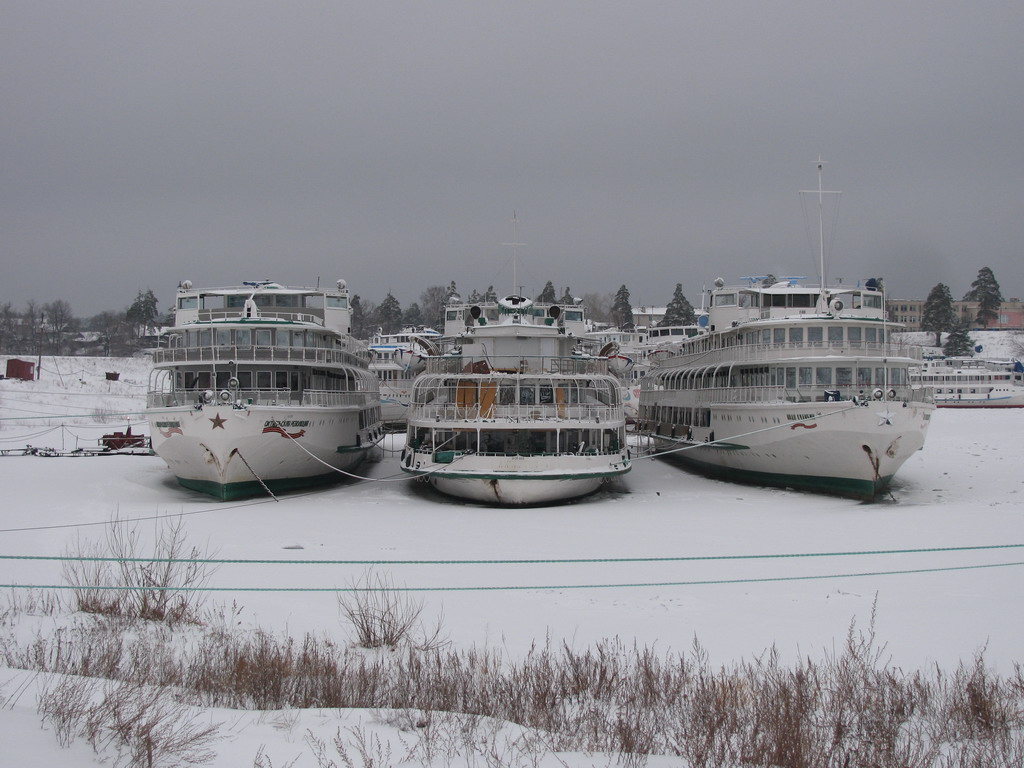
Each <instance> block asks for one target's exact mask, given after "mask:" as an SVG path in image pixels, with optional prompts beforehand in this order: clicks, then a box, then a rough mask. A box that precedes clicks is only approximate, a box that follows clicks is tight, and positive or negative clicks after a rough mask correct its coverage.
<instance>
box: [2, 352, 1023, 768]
mask: <svg viewBox="0 0 1024 768" xmlns="http://www.w3.org/2000/svg"><path fill="white" fill-rule="evenodd" d="M986 346H988V347H991V346H992V344H990V343H989V342H988V341H986ZM988 351H989V350H988V349H986V352H988ZM1006 354H1009V353H1008V352H1005V353H1004V352H998V351H994V352H992V356H994V357H995V356H1001V355H1006ZM56 362H57V368H55V367H54V364H55V361H52V360H51V359H49V358H44V359H43V376H42V378H41V380H40V381H38V382H31V383H28V382H13V381H3V382H0V449H4V448H17V447H21V446H23V445H25V444H26V443H30V444H32V445H34V446H37V447H42V446H47V447H55V448H62V449H72V448H75V447H84V446H90V447H91V446H93V445H95V441H96V438H97V437H98V436H99V435H100V434H102V433H103V432H109V431H111V430H112V429H123V427H124V426H125V425H126V424H127V423H128V422H127V420H126V419H127V418H128V417H127V416H115V415H111V414H121V413H125V414H126V413H129V412H132V411H137V410H138V409H139V407H140V406H141V403H142V396H143V392H144V389H145V386H144V385H145V382H146V374H147V371H148V363H147V361H146V360H144V359H142V360H134V359H133V360H101V359H83V360H70V359H67V358H62V359H60V360H59V361H56ZM58 368H59V369H60V371H61V374H60V376H58V374H57V370H58ZM65 368H66V369H67V370H64V369H65ZM111 369H114V370H119V372H120V374H121V375H120V377H119V378H120V381H118V382H108V381H106V380H105V377H104V374H105V372H106V371H107V370H111ZM47 414H61V415H62V418H61V419H58V420H55V421H53V420H48V419H44V418H43V417H44V416H45V415H47ZM97 416H102V417H104V418H105V419H107V420H106V421H105V422H103V423H98V422H97V418H96V417H97ZM132 423H133V424H136V425H141V424H144V422H142V421H141V420H138V419H135V420H133V422H132ZM62 424H63V425H64V426H63V427H62V426H61V425H62ZM1022 434H1024V410H1021V411H1011V412H1006V411H980V410H979V411H973V412H966V411H952V410H942V411H937V412H936V414H935V416H934V419H933V422H932V427H931V431H930V433H929V435H928V439H927V441H926V445H925V448H924V450H923V451H921V452H920V453H918V454H917V455H915V456H914V457H912V458H911V459H910V460H909V461H908V462H907V464H906V465H905V466H904V467H903V469H902V471H901V472H900V474H899V475H898V477H897V481H896V483H895V486H894V487H893V489H892V494H891V497H890V498H888V499H887V500H885V501H883V502H880V503H874V504H861V503H858V502H855V501H849V500H845V499H838V498H831V497H822V496H816V495H810V494H803V493H795V492H790V491H784V490H767V489H762V488H756V487H749V486H741V485H732V484H728V483H724V482H718V481H713V480H708V479H704V478H701V477H698V476H695V475H691V474H688V473H686V472H685V471H682V470H681V469H679V468H678V467H676V466H675V465H672V464H667V463H663V462H661V461H651V460H638V461H636V462H635V463H634V468H633V470H632V472H631V473H629V474H628V475H627V476H626V477H625V478H624V479H623V480H621V481H620V482H618V483H617V484H616V485H614V486H612V487H610V488H609V489H608V490H606V491H602V492H600V493H598V494H596V495H594V496H591V497H589V498H587V499H585V500H582V501H579V502H577V503H573V504H568V505H564V506H558V507H547V508H540V509H511V510H510V509H492V508H486V507H480V506H473V505H467V504H460V503H456V502H453V501H450V500H447V499H445V498H443V497H441V496H439V495H438V494H436V493H434V492H432V491H431V490H429V489H427V488H424V487H422V486H420V485H418V484H411V483H410V482H408V481H407V480H405V479H404V476H403V475H402V474H401V472H400V471H399V468H398V460H397V449H398V448H399V446H400V443H399V441H398V439H389V440H388V441H386V442H385V444H384V450H383V451H382V452H381V453H380V456H379V460H377V461H375V462H373V463H371V464H369V465H366V466H364V468H363V470H362V471H364V472H365V475H366V476H367V478H368V479H366V480H361V481H349V482H345V483H343V484H339V485H336V486H333V487H330V488H327V489H324V490H321V491H318V492H315V493H309V494H304V495H294V496H286V497H282V499H281V501H279V502H276V501H273V500H262V499H260V500H255V501H251V502H241V503H217V502H214V501H212V500H210V499H209V498H207V497H205V496H202V495H200V494H197V493H193V492H191V491H188V490H185V489H183V488H181V487H179V486H178V485H177V484H176V483H175V481H174V479H173V478H172V477H171V476H170V474H169V473H168V471H167V469H166V466H165V465H164V464H163V462H162V461H161V460H160V459H159V458H158V457H155V456H141V457H140V456H132V457H103V458H92V457H88V458H43V457H34V456H9V457H5V458H0V489H2V493H3V512H2V515H0V534H2V541H3V545H2V547H0V555H59V554H61V553H62V552H63V551H64V550H65V548H66V547H67V546H68V545H70V544H72V543H73V542H74V541H75V540H76V537H79V536H81V537H86V538H87V537H89V536H96V537H99V536H100V535H101V530H102V528H101V527H100V526H89V525H88V524H92V523H99V524H103V523H105V522H107V521H109V520H110V519H112V518H113V517H115V516H116V517H119V518H121V519H127V518H137V517H143V518H148V517H151V516H156V515H179V514H181V515H185V517H184V519H185V521H186V526H187V530H188V534H189V537H190V540H191V541H192V542H194V543H197V544H199V545H200V546H201V547H203V548H205V549H206V550H207V551H209V552H213V553H216V555H217V556H218V557H222V558H245V559H276V560H281V559H296V560H297V559H303V560H375V561H384V562H385V564H383V565H380V566H378V569H381V570H384V571H386V572H387V573H389V574H390V576H391V578H392V579H393V580H394V581H395V582H396V583H397V584H404V585H407V586H410V587H420V588H426V589H428V590H429V591H425V592H423V593H421V596H422V597H423V599H424V601H425V604H426V608H427V613H428V614H431V615H434V614H438V613H440V612H441V611H443V616H444V625H445V627H446V630H447V632H448V634H449V636H450V638H451V640H452V641H453V642H454V643H455V644H456V645H458V646H462V647H468V646H471V645H474V644H475V645H477V646H482V645H490V646H493V647H498V648H501V649H502V650H503V652H504V653H505V654H506V655H507V656H511V657H517V656H520V655H522V654H524V653H525V652H526V651H527V650H528V649H529V647H530V645H531V644H532V643H533V642H535V641H540V642H543V641H544V638H545V637H548V636H550V637H552V638H555V639H556V640H557V641H561V640H565V641H566V642H568V643H569V644H570V645H573V646H575V647H578V648H583V647H586V646H588V645H590V644H592V643H594V642H595V641H597V640H600V639H602V638H611V637H619V638H622V639H623V640H625V641H627V642H629V643H632V642H633V641H634V640H635V641H636V642H637V643H638V644H640V645H641V646H645V645H646V646H652V647H655V648H657V649H659V650H661V651H665V650H669V649H674V650H677V651H679V652H683V653H685V652H686V651H687V650H688V649H689V648H690V647H691V645H692V642H693V639H694V638H695V637H696V638H698V639H699V640H700V642H701V644H702V645H703V646H704V648H705V649H706V650H707V651H708V653H709V654H710V657H711V661H712V662H713V663H722V664H728V663H731V662H734V661H739V660H741V659H744V658H747V659H749V658H751V657H753V656H755V655H757V654H760V653H761V652H762V651H764V650H765V649H767V648H770V647H771V646H773V645H774V646H775V647H776V648H777V649H778V650H779V652H780V653H781V654H782V656H783V657H784V658H796V657H797V656H798V655H805V656H807V655H809V656H819V655H821V654H822V653H823V652H824V651H826V650H830V649H832V648H833V647H835V646H837V645H841V644H842V641H843V639H844V637H845V635H846V631H847V628H848V627H849V625H850V622H851V620H854V619H856V620H857V622H858V624H859V625H861V626H863V625H865V624H866V623H867V622H868V620H869V618H870V615H871V611H872V606H873V604H876V603H877V624H876V632H877V635H878V637H879V639H880V640H881V641H883V642H886V643H887V644H888V646H887V651H888V653H889V654H891V657H892V659H893V663H895V664H897V665H899V666H902V667H903V668H924V667H926V666H927V665H929V664H934V663H937V664H939V665H940V666H942V667H944V668H952V667H955V666H956V664H957V663H958V662H959V661H961V660H964V661H967V660H970V658H971V657H972V656H973V655H974V654H975V653H976V652H977V651H979V650H980V649H982V648H984V649H985V658H986V659H987V661H988V663H989V664H990V665H991V666H992V667H993V668H994V669H995V671H996V672H999V673H1007V672H1010V671H1011V670H1012V667H1013V664H1014V663H1015V662H1021V661H1022V660H1024V613H1022V612H1021V610H1020V604H1021V593H1022V588H1021V583H1022V582H1021V575H1022V574H1024V567H1022V566H1024V472H1022V470H1021V468H1022V467H1024V440H1022V438H1021V436H1022ZM1011 545H1012V546H1011ZM962 547H1000V548H991V549H973V550H972V549H968V550H963V551H933V552H913V553H908V552H900V553H884V552H880V550H921V549H936V550H940V549H947V548H962ZM850 552H874V553H875V554H852V555H843V554H839V553H850ZM809 553H818V554H820V553H831V554H820V556H815V557H789V558H780V557H762V558H756V559H742V557H741V556H750V555H787V554H788V555H792V554H809ZM723 557H725V558H728V559H712V558H723ZM612 558H709V559H694V560H669V561H663V562H608V559H612ZM523 559H532V560H545V559H550V560H566V559H576V560H579V559H588V560H594V561H595V562H587V563H578V562H577V563H564V562H562V563H533V564H514V563H500V562H495V563H487V564H454V563H453V564H440V565H439V564H432V565H422V564H397V563H393V564H387V563H386V561H399V560H404V561H409V560H477V561H480V560H487V561H502V560H523ZM365 569H366V566H364V565H356V564H353V565H315V564H302V565H299V564H281V565H270V564H261V565H251V564H248V565H224V566H222V567H221V568H220V570H219V571H218V572H217V573H216V575H215V576H214V578H213V581H212V583H211V586H213V587H217V588H222V589H224V590H225V591H223V592H216V593H214V594H213V595H212V597H211V600H212V601H214V602H218V603H223V604H226V605H230V604H231V603H232V601H237V603H238V604H239V605H241V606H244V611H243V614H242V620H243V621H244V622H246V624H247V625H259V626H262V627H264V628H267V629H272V630H274V631H276V632H285V631H287V632H289V633H291V634H292V635H300V634H301V633H304V632H307V631H312V632H315V633H319V634H324V633H330V634H332V635H334V636H336V637H338V638H339V639H344V631H345V630H344V629H343V627H342V625H341V623H340V621H339V617H338V610H337V606H336V602H335V598H334V596H333V595H331V594H329V593H324V592H301V591H299V592H270V591H259V590H260V589H273V588H283V587H290V588H309V589H323V588H331V587H345V586H348V585H350V584H351V583H352V582H353V581H354V580H356V579H357V578H358V577H359V576H360V575H362V574H363V573H364V571H365ZM60 583H61V579H60V566H59V564H58V563H55V562H53V561H44V560H38V561H32V560H16V561H15V560H2V559H0V584H3V585H10V584H19V585H29V584H31V585H56V584H60ZM484 587H486V588H488V589H481V588H484ZM29 678H30V676H28V675H26V673H19V672H16V671H13V670H0V686H3V685H4V682H5V681H9V682H7V685H6V686H5V687H3V688H0V702H2V701H3V700H4V699H5V697H6V698H14V699H16V700H14V701H12V702H11V703H9V704H8V706H7V707H4V708H0V738H3V741H4V743H5V752H7V759H9V760H12V762H11V763H10V764H12V765H20V766H32V765H53V764H55V763H56V762H59V763H60V764H61V765H66V766H72V767H73V768H78V766H91V765H94V764H96V760H97V758H96V756H95V755H94V754H93V753H92V750H91V749H89V748H88V747H87V746H85V745H82V744H77V745H74V746H73V747H72V748H70V749H62V748H60V747H58V746H57V744H56V741H55V740H54V738H53V735H52V734H51V733H49V732H47V731H45V730H40V729H39V718H38V716H37V715H36V714H35V701H34V695H33V685H34V683H33V682H32V681H31V680H30V679H29ZM23 683H24V684H25V685H26V688H25V692H24V693H22V694H21V695H19V696H17V697H13V696H12V693H13V692H14V691H18V690H20V686H21V685H22V684H23ZM211 716H212V717H214V718H215V719H218V720H219V721H221V722H227V723H229V724H230V727H229V728H228V729H227V732H228V733H229V738H228V739H226V740H225V741H222V742H220V743H219V744H218V745H217V747H216V748H217V750H218V758H217V759H216V761H215V762H214V763H213V765H216V766H236V765H252V764H253V759H254V757H255V756H256V754H257V751H258V749H259V748H260V746H261V745H266V752H265V754H267V755H268V756H271V757H272V760H273V765H274V766H279V765H281V764H283V763H285V762H286V761H290V760H292V759H294V758H296V757H299V756H300V755H303V756H302V757H301V758H300V759H299V761H298V762H296V763H295V765H296V766H297V767H301V766H306V765H308V766H315V765H316V763H315V761H314V760H313V759H312V757H310V756H309V755H308V754H307V753H306V752H307V750H306V747H305V746H304V744H303V740H302V734H303V733H304V732H305V729H306V728H312V729H314V731H316V732H320V733H323V734H324V735H328V736H329V735H330V734H331V733H333V732H334V730H335V729H336V728H338V727H339V725H340V726H341V727H343V728H344V727H349V726H351V725H354V724H357V723H361V724H366V723H370V722H372V720H373V715H372V713H368V712H349V713H338V712H319V711H318V712H306V713H296V714H290V715H287V716H285V715H280V714H264V715H260V714H259V713H256V714H251V715H250V714H239V713H228V712H214V713H211ZM318 729H319V730H318ZM386 730H387V729H383V731H382V732H386ZM12 745H14V746H12ZM12 749H13V750H15V751H14V752H13V753H12V752H11V750H12ZM15 758H16V759H15ZM563 758H564V756H563ZM396 762H397V761H396ZM543 764H545V765H546V764H547V763H543ZM551 764H552V765H554V764H559V763H551ZM570 764H571V765H574V766H575V765H590V764H592V763H591V762H590V761H581V762H578V763H575V762H571V763H570ZM598 764H603V763H600V762H599V763H598ZM666 764H667V763H666ZM651 765H658V763H657V762H656V761H654V762H652V763H651Z"/></svg>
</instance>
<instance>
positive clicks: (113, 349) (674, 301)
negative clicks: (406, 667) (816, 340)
mask: <svg viewBox="0 0 1024 768" xmlns="http://www.w3.org/2000/svg"><path fill="white" fill-rule="evenodd" d="M453 297H457V299H456V300H459V301H461V300H462V296H461V295H460V293H459V290H458V288H457V286H456V283H455V281H454V280H452V281H451V282H450V283H449V284H447V285H433V286H429V287H428V288H426V289H424V290H423V291H422V292H421V293H420V296H419V301H414V302H412V303H410V304H408V305H407V306H406V307H404V308H403V307H402V305H401V304H400V302H399V301H398V299H397V298H395V296H394V294H393V293H392V292H391V291H388V293H387V295H386V296H385V297H384V299H383V300H381V301H380V303H374V302H371V301H367V300H364V299H363V298H362V297H361V296H360V295H359V294H353V296H352V298H351V307H352V333H353V335H354V336H356V337H357V338H360V339H369V338H370V337H372V336H373V335H374V333H377V332H378V331H379V332H381V333H395V332H397V331H399V330H401V328H402V327H404V326H417V327H420V326H427V327H432V328H435V329H437V330H441V329H443V328H444V311H445V307H446V306H447V305H448V304H449V303H450V302H451V301H452V299H453ZM498 298H499V297H498V294H497V293H496V292H495V290H494V286H493V285H490V286H488V287H487V288H486V290H483V291H481V290H478V289H475V288H474V289H472V290H471V291H470V292H469V293H468V295H467V296H466V299H465V300H466V301H468V302H469V303H471V304H474V303H477V302H479V303H487V302H493V301H497V299H498ZM535 300H536V301H537V302H542V303H551V304H556V303H557V304H578V303H583V304H584V305H585V306H586V308H587V317H588V318H589V319H590V320H592V321H594V322H596V323H602V324H606V325H608V326H614V327H617V328H622V329H630V328H631V327H632V324H633V307H632V305H631V303H630V293H629V289H628V288H627V287H626V286H625V285H621V286H620V287H619V289H618V290H617V291H615V292H613V293H585V294H583V295H582V296H575V295H574V294H573V293H572V291H571V289H570V288H569V286H566V287H565V289H564V290H563V291H561V292H559V291H557V290H556V288H555V286H554V284H553V283H552V282H551V281H550V280H549V281H547V283H545V285H544V288H543V290H542V291H541V292H540V294H539V295H537V296H536V298H535ZM963 300H964V301H976V302H978V310H977V313H976V317H975V318H973V320H974V323H975V324H976V325H979V326H981V327H987V326H988V325H989V324H990V323H991V322H992V321H993V320H995V319H997V318H998V316H999V307H1000V305H1001V303H1002V302H1003V297H1002V294H1001V292H1000V289H999V283H998V282H997V281H996V278H995V275H994V274H993V273H992V270H991V269H990V268H988V267H983V268H982V269H981V270H979V272H978V277H977V279H976V280H975V281H974V282H973V283H971V288H970V290H968V291H967V293H966V294H965V295H964V298H963ZM170 322H171V318H170V316H168V315H164V314H161V312H160V310H159V306H158V302H157V298H156V296H155V295H154V294H153V291H152V290H151V289H149V288H147V289H145V290H141V289H140V290H139V291H138V293H137V295H136V297H135V300H134V301H133V302H132V303H131V304H130V305H129V306H128V307H125V308H124V309H122V310H119V311H113V310H108V311H104V312H100V313H99V314H97V315H94V316H92V317H88V318H76V317H75V316H74V314H73V312H72V309H71V305H70V304H69V303H68V302H67V301H64V300H63V299H58V300H55V301H51V302H48V303H38V302H36V301H34V300H30V301H28V302H27V303H26V305H25V307H24V309H22V310H20V311H19V310H17V309H16V308H15V307H14V306H13V305H12V304H11V302H6V303H5V304H3V305H0V354H13V355H18V354H47V355H65V354H76V353H78V354H94V355H103V356H110V355H113V356H122V355H130V354H133V353H134V352H137V351H138V350H140V349H144V348H146V347H150V346H153V345H154V339H153V334H154V333H156V331H157V329H158V328H160V327H161V326H166V325H168V324H170ZM694 322H696V312H695V310H694V307H693V305H692V304H691V303H690V302H689V301H688V300H687V298H686V296H685V295H684V294H683V289H682V283H676V285H675V291H674V292H673V294H672V297H671V299H670V300H669V302H668V304H667V305H666V310H665V315H664V318H663V319H662V320H661V321H660V323H659V325H662V326H665V325H687V324H692V323H694ZM921 328H922V329H923V330H925V331H929V332H931V333H934V334H935V335H936V336H935V343H936V346H941V345H942V334H943V333H945V334H947V341H946V344H945V346H944V351H945V352H946V354H947V355H962V354H970V351H971V340H970V336H969V334H968V330H969V327H968V325H967V324H965V323H963V322H962V321H961V319H960V318H959V317H958V316H957V313H956V311H955V308H954V306H953V295H952V292H951V290H950V288H949V286H947V285H945V284H944V283H939V284H938V285H936V286H935V287H934V288H932V289H931V292H930V293H929V295H928V298H927V300H926V301H925V304H924V307H923V310H922V316H921Z"/></svg>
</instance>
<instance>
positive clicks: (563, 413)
mask: <svg viewBox="0 0 1024 768" xmlns="http://www.w3.org/2000/svg"><path fill="white" fill-rule="evenodd" d="M408 418H409V421H416V420H427V421H433V422H438V421H481V420H483V421H494V422H496V423H497V424H498V425H499V426H500V424H501V423H502V422H507V423H517V424H518V423H522V422H530V421H572V422H586V423H588V424H613V423H617V422H621V421H623V420H624V419H625V411H624V410H623V408H622V406H621V405H597V404H594V405H590V404H585V403H583V404H581V403H566V404H550V405H549V404H543V405H493V406H480V405H469V406H462V405H455V404H451V403H427V404H422V403H420V404H413V405H411V406H410V408H409V415H408Z"/></svg>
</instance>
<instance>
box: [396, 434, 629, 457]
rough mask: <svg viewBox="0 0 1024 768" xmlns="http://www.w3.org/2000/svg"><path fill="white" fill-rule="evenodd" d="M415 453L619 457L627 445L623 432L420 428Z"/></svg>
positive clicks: (414, 447) (414, 439) (413, 443)
mask: <svg viewBox="0 0 1024 768" xmlns="http://www.w3.org/2000/svg"><path fill="white" fill-rule="evenodd" d="M411 437H412V440H411V442H410V445H411V446H412V447H413V449H414V450H418V451H423V452H432V451H462V452H464V453H488V454H498V455H503V456H541V455H556V454H559V453H617V452H618V451H620V450H621V449H622V447H623V446H624V445H625V444H626V434H625V431H624V430H623V429H622V428H619V429H557V430H556V429H538V430H520V429H480V430H477V429H464V430H458V431H453V430H450V429H431V428H430V427H418V428H416V429H415V430H414V432H413V434H412V436H411Z"/></svg>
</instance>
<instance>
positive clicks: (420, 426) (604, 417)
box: [401, 296, 630, 505]
mask: <svg viewBox="0 0 1024 768" xmlns="http://www.w3.org/2000/svg"><path fill="white" fill-rule="evenodd" d="M585 330H586V329H585V324H584V321H583V307H582V306H579V305H573V306H562V305H558V304H552V305H534V303H533V302H532V301H530V300H529V299H526V298H523V297H521V296H507V297H505V298H503V299H500V300H499V301H498V302H496V303H490V304H482V305H473V306H470V305H467V304H454V305H451V306H449V307H448V308H447V314H446V322H445V338H444V340H443V341H442V342H441V345H440V349H439V351H438V354H436V355H433V356H430V357H428V358H427V360H426V369H425V371H424V372H423V373H421V374H420V375H419V376H418V377H417V378H416V381H415V384H414V386H413V395H412V403H411V405H410V407H409V416H408V428H407V438H406V448H405V450H404V452H403V455H402V462H401V466H402V469H403V471H405V472H408V473H410V474H413V475H417V476H419V477H421V478H422V479H423V480H424V481H427V482H430V483H431V484H433V485H434V486H435V487H436V488H437V489H438V490H440V491H442V492H444V493H447V494H449V495H452V496H458V497H461V498H465V499H470V500H473V501H477V502H483V503H490V504H499V505H526V504H543V503H548V502H552V501H561V500H566V499H572V498H576V497H579V496H583V495H585V494H588V493H591V492H593V491H595V490H597V489H598V488H600V487H601V485H602V484H603V483H605V482H607V481H608V480H610V479H612V478H614V477H617V476H619V475H623V474H625V473H626V472H628V471H629V468H630V455H629V450H628V448H627V445H626V424H625V416H624V412H623V406H622V396H621V388H620V382H619V381H618V379H616V378H615V376H613V375H611V373H609V369H608V359H607V358H606V357H600V356H596V355H591V354H588V353H586V352H585V351H584V350H583V344H582V338H581V337H582V334H583V332H584V331H585Z"/></svg>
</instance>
